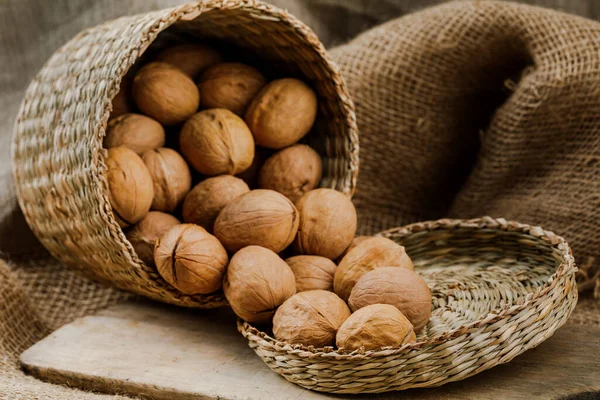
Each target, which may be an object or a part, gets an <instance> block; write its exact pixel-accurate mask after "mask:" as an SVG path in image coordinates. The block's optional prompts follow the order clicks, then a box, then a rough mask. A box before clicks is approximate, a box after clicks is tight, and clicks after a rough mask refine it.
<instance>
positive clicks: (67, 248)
mask: <svg viewBox="0 0 600 400" xmlns="http://www.w3.org/2000/svg"><path fill="white" fill-rule="evenodd" d="M169 27H171V29H169V30H168V31H167V32H165V33H166V34H168V35H167V36H166V37H164V38H162V42H166V40H167V39H168V38H170V37H174V36H177V37H183V36H185V37H186V38H187V39H189V40H192V41H193V40H202V38H204V39H207V38H208V39H211V40H218V41H219V42H220V43H229V44H235V45H236V46H238V47H240V48H242V49H244V50H247V51H248V52H251V53H252V52H255V53H256V54H259V55H260V57H261V59H262V60H263V62H264V63H265V64H268V65H271V66H273V69H274V70H277V71H280V73H282V72H285V73H286V74H290V75H292V76H301V77H303V79H305V80H307V81H308V82H309V83H310V84H311V85H312V86H313V87H314V88H315V90H316V92H317V94H318V98H319V104H320V107H319V117H318V119H317V123H316V125H315V128H314V131H313V132H312V133H311V134H310V135H309V138H308V140H309V141H310V143H311V144H313V146H315V147H316V148H317V149H318V150H319V151H320V153H321V154H322V156H323V158H324V163H323V164H324V177H323V180H322V182H321V185H322V186H324V187H331V188H334V189H337V190H340V191H342V192H343V193H345V194H347V195H351V194H352V192H353V191H354V186H355V184H356V175H357V172H358V137H357V131H356V122H355V119H354V118H355V117H354V111H353V104H352V101H351V100H350V98H349V96H348V94H347V92H346V89H345V87H344V83H343V82H342V78H341V76H340V74H339V72H338V70H337V68H336V67H335V66H334V65H333V64H332V63H331V62H330V61H329V59H328V56H327V55H326V53H325V50H324V48H323V46H322V45H321V44H320V42H319V41H318V39H317V37H316V36H315V35H314V34H313V33H312V32H311V31H310V29H309V28H307V27H306V26H305V25H303V24H302V23H301V22H299V21H297V20H296V19H294V18H293V17H292V16H290V15H289V14H287V13H286V12H285V11H282V10H279V9H277V8H275V7H272V6H269V5H266V4H264V3H261V2H259V1H252V0H248V1H241V0H240V1H203V2H200V3H192V4H189V5H185V6H181V7H176V8H172V9H167V10H163V11H157V12H152V13H147V14H143V15H138V16H133V17H124V18H120V19H118V20H115V21H111V22H107V23H105V24H103V25H100V26H97V27H94V28H91V29H88V30H86V31H83V32H82V33H80V34H79V35H77V36H76V37H75V38H74V39H72V40H71V41H70V42H69V43H67V44H66V45H65V46H63V47H62V48H61V49H59V50H58V51H57V52H56V53H55V54H54V55H53V56H52V57H51V58H50V60H49V61H48V62H47V63H46V65H45V66H44V67H43V69H42V70H41V71H40V72H39V74H38V75H37V76H36V77H35V78H34V80H33V82H32V83H31V85H30V86H29V88H28V90H27V92H26V94H25V98H24V100H23V103H22V105H21V108H20V111H19V114H18V117H17V122H16V125H15V137H14V146H13V161H14V164H13V165H14V175H15V183H16V187H17V196H18V199H19V204H20V206H21V209H22V210H23V214H24V215H25V218H26V220H27V222H28V223H29V225H30V227H31V228H32V230H33V232H34V234H35V235H36V236H37V238H38V239H39V240H40V242H41V243H42V244H43V245H44V246H45V247H46V249H48V250H49V251H50V253H51V254H52V255H53V256H55V257H56V258H58V259H59V260H61V261H63V262H65V263H67V264H71V265H74V266H77V267H78V268H81V269H83V271H84V272H86V273H87V274H89V275H91V276H92V277H94V278H96V279H97V280H102V281H106V282H111V283H112V284H114V285H116V286H117V287H119V288H121V289H125V290H128V291H131V292H134V293H137V294H142V295H145V296H147V297H150V298H153V299H156V300H160V301H164V302H168V303H173V304H179V305H183V306H190V307H199V308H208V307H217V306H221V305H224V304H226V301H225V299H224V296H223V295H222V293H221V292H216V293H213V294H209V295H195V296H188V295H183V294H180V293H178V292H177V290H176V289H174V288H173V287H171V286H170V285H168V284H167V283H166V282H165V281H164V280H163V279H162V278H161V276H160V275H159V274H158V273H157V271H156V269H155V268H153V267H150V266H147V265H145V264H144V263H143V262H142V261H141V260H140V259H139V258H138V257H137V255H136V254H135V252H134V250H133V248H132V246H131V244H130V243H129V242H128V241H127V240H126V238H125V236H124V234H123V232H122V231H121V229H120V228H119V226H118V224H117V222H116V220H115V218H114V216H113V214H112V211H111V207H110V204H109V201H108V197H107V190H108V187H107V182H106V179H105V177H104V175H103V171H104V169H105V165H104V161H103V157H104V155H105V150H104V149H102V138H103V136H104V134H105V128H106V123H107V119H108V116H109V113H110V104H111V102H110V99H111V98H112V97H113V96H114V95H115V94H116V92H117V91H118V87H119V83H120V80H121V78H122V77H123V75H124V74H125V73H126V72H127V71H128V70H129V68H130V67H132V65H133V64H134V63H135V62H136V60H138V59H139V57H140V56H141V55H142V53H144V51H145V50H146V49H147V48H148V47H149V46H150V45H151V43H152V42H153V41H154V40H155V39H158V40H157V43H160V42H161V37H158V35H159V33H160V32H161V31H163V30H165V29H167V28H169Z"/></svg>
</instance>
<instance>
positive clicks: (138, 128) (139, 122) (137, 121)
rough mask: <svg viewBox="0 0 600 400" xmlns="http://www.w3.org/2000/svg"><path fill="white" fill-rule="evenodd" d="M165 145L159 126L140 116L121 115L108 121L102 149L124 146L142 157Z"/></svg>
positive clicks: (162, 129)
mask: <svg viewBox="0 0 600 400" xmlns="http://www.w3.org/2000/svg"><path fill="white" fill-rule="evenodd" d="M164 145H165V130H164V128H163V127H162V125H161V124H159V123H158V122H156V121H155V120H153V119H152V118H150V117H146V116H145V115H141V114H123V115H121V116H119V117H117V118H114V119H111V120H110V121H108V127H107V129H106V137H105V138H104V147H105V148H107V149H109V148H111V147H119V146H125V147H127V148H128V149H131V150H133V151H135V152H136V154H138V155H140V156H141V155H142V154H144V153H145V152H147V151H148V150H154V149H157V148H159V147H163V146H164Z"/></svg>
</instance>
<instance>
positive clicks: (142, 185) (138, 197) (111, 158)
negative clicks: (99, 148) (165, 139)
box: [105, 146, 154, 228]
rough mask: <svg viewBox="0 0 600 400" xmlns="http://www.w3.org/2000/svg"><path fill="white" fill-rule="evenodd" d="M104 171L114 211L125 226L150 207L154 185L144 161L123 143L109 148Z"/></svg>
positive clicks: (138, 217) (138, 218)
mask: <svg viewBox="0 0 600 400" xmlns="http://www.w3.org/2000/svg"><path fill="white" fill-rule="evenodd" d="M105 162H106V167H107V170H106V172H105V176H106V180H107V182H108V187H109V192H108V199H109V201H110V205H111V206H112V209H113V214H114V216H115V218H116V220H117V222H118V223H119V225H120V226H121V228H124V227H126V226H129V225H131V224H135V223H136V222H138V221H139V220H141V219H142V218H143V217H144V215H146V214H147V213H148V211H149V210H150V206H151V205H152V197H154V189H153V187H152V177H151V176H150V172H148V168H146V165H145V164H144V161H142V159H141V158H140V156H138V155H137V154H135V152H134V151H133V150H129V149H128V148H126V147H123V146H121V147H113V148H111V149H108V154H107V157H106V161H105Z"/></svg>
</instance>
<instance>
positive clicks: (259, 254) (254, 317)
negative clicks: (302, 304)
mask: <svg viewBox="0 0 600 400" xmlns="http://www.w3.org/2000/svg"><path fill="white" fill-rule="evenodd" d="M223 291H224V292H225V297H226V298H227V301H229V305H230V306H231V308H232V309H233V311H234V312H235V313H236V314H237V316H238V317H240V318H242V319H243V320H246V321H248V322H253V323H267V322H270V321H271V318H272V317H273V314H274V313H275V310H276V309H277V307H279V306H280V305H281V304H282V303H283V302H284V301H286V300H287V299H289V298H290V297H292V296H293V295H294V293H296V286H295V283H294V274H293V273H292V270H291V269H290V267H288V265H287V264H286V263H285V261H283V260H282V259H281V258H279V256H278V255H277V254H275V253H274V252H272V251H271V250H269V249H266V248H264V247H259V246H248V247H245V248H243V249H241V250H240V251H238V252H237V253H235V255H234V256H233V257H232V258H231V262H230V263H229V267H228V268H227V274H226V275H225V279H224V281H223Z"/></svg>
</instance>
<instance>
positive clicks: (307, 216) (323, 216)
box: [295, 189, 356, 260]
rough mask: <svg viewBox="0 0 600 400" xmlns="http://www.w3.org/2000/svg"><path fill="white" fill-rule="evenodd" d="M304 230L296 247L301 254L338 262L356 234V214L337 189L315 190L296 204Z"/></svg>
mask: <svg viewBox="0 0 600 400" xmlns="http://www.w3.org/2000/svg"><path fill="white" fill-rule="evenodd" d="M296 206H297V207H298V212H299V213H300V226H299V228H298V235H297V236H296V240H295V246H296V248H297V250H298V251H299V252H300V253H301V254H309V255H315V256H322V257H326V258H329V259H330V260H335V259H336V258H337V257H339V255H340V254H342V253H343V251H344V250H345V249H346V248H347V247H348V245H350V242H352V238H354V234H355V233H356V210H355V209H354V205H353V204H352V201H350V199H349V198H348V197H346V196H345V195H344V194H342V193H341V192H338V191H336V190H333V189H315V190H311V191H310V192H308V193H306V194H305V195H304V196H302V197H301V198H300V200H298V203H297V204H296Z"/></svg>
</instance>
